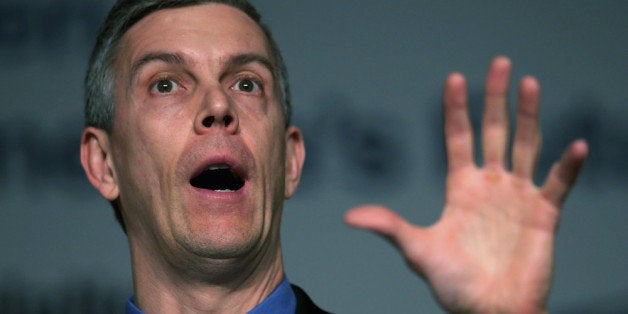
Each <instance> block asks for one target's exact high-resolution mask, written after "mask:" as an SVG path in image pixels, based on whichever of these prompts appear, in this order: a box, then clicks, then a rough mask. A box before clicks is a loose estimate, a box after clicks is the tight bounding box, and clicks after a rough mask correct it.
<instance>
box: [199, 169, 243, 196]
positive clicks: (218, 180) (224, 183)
mask: <svg viewBox="0 0 628 314" xmlns="http://www.w3.org/2000/svg"><path fill="white" fill-rule="evenodd" d="M190 184H192V186H193V187H195V188H199V189H206V190H212V191H215V192H235V191H237V190H239V189H241V188H242V187H243V186H244V180H243V179H242V178H241V177H240V175H238V174H237V173H236V172H235V171H234V170H233V169H232V168H231V167H229V165H225V164H220V165H212V166H209V167H208V168H207V169H205V170H204V171H203V172H201V173H200V174H198V175H197V176H195V177H194V178H192V179H191V180H190Z"/></svg>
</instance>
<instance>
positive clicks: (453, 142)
mask: <svg viewBox="0 0 628 314" xmlns="http://www.w3.org/2000/svg"><path fill="white" fill-rule="evenodd" d="M443 104H444V111H445V148H446V150H447V165H448V169H449V171H450V172H453V171H455V170H457V169H459V168H461V167H465V166H469V165H473V132H472V128H471V122H470V121H469V113H468V109H467V84H466V82H465V79H464V76H462V75H461V74H460V73H453V74H451V75H449V77H448V78H447V81H446V82H445V93H444V95H443Z"/></svg>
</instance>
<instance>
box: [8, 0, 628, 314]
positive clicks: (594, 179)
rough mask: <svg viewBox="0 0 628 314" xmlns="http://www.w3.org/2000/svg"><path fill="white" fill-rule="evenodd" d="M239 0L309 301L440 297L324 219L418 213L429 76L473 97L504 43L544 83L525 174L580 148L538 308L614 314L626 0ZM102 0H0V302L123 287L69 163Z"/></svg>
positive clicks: (435, 138)
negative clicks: (538, 149) (290, 120)
mask: <svg viewBox="0 0 628 314" xmlns="http://www.w3.org/2000/svg"><path fill="white" fill-rule="evenodd" d="M255 3H256V4H257V5H258V7H259V9H260V11H261V12H262V13H263V15H264V16H265V20H266V21H267V22H268V24H270V26H271V28H272V29H273V30H274V33H275V36H276V39H277V40H278V42H279V43H280V46H281V47H282V49H283V52H284V57H285V59H286V62H287V64H288V67H289V70H290V74H291V82H292V91H293V95H294V106H295V117H294V121H295V123H296V124H298V125H299V126H301V127H302V129H303V131H304V133H305V138H306V143H307V147H308V156H307V161H306V168H305V174H304V178H303V182H302V185H301V187H300V191H299V193H298V194H297V196H296V197H295V198H294V199H293V200H290V201H289V202H287V204H286V208H285V214H284V222H283V233H282V239H283V246H284V251H285V264H286V267H287V274H288V276H289V278H290V279H291V280H292V281H293V282H295V283H298V284H299V285H301V286H302V287H303V288H305V290H306V291H308V292H309V294H310V295H311V296H312V298H313V299H314V300H316V302H317V303H318V304H319V305H321V306H322V307H324V308H326V309H329V310H332V311H335V312H339V313H413V312H417V310H419V311H420V312H422V313H438V312H440V310H439V309H438V307H437V305H436V304H435V303H434V301H433V300H432V297H431V295H430V292H429V290H428V289H427V287H426V285H425V284H424V283H423V282H422V281H421V280H419V279H418V278H417V277H416V276H414V275H413V274H412V273H411V272H410V271H409V270H408V269H407V268H406V267H405V265H404V263H403V261H402V259H401V258H400V257H399V255H398V254H397V253H396V251H395V250H394V249H392V248H391V247H390V246H389V245H388V244H387V243H385V242H384V241H383V240H381V239H379V238H377V237H375V236H373V235H371V234H367V233H364V232H361V231H356V230H351V229H348V228H346V227H344V226H343V223H342V215H343V213H344V212H345V211H346V209H348V208H349V207H351V206H354V205H358V204H362V203H365V202H376V203H383V204H386V205H388V206H391V207H392V208H394V209H396V210H397V211H398V212H399V213H401V214H402V215H403V216H405V217H406V218H408V219H410V220H412V221H414V222H416V223H418V224H422V225H429V224H431V223H433V222H434V221H436V220H437V219H438V217H439V215H440V211H441V208H442V204H443V183H444V174H445V161H444V150H443V145H442V134H441V128H442V125H441V107H440V95H441V89H442V85H443V80H444V78H445V76H446V74H447V73H449V72H451V71H454V70H458V71H461V72H463V73H465V74H467V77H468V79H469V86H470V93H471V97H470V98H471V100H472V102H473V104H472V107H473V108H476V109H480V108H481V97H482V89H483V80H484V75H485V73H486V68H487V66H488V64H489V61H490V59H491V58H492V57H493V56H495V55H498V54H505V55H508V56H510V57H511V58H512V60H513V62H514V65H515V71H514V74H515V77H516V78H520V77H521V76H522V75H525V74H534V75H536V76H537V77H538V78H539V80H540V81H541V84H542V87H543V104H544V107H543V110H542V113H543V118H542V122H543V130H544V132H545V133H544V146H543V148H544V150H543V153H542V154H541V158H540V171H539V173H538V177H539V180H540V178H543V177H544V175H545V174H546V171H547V169H548V168H549V166H550V165H551V163H552V162H553V161H554V160H555V159H556V158H558V157H559V155H560V153H561V152H562V150H563V149H564V147H565V146H566V144H567V143H568V142H569V140H570V139H572V138H575V137H584V138H586V139H587V140H588V141H589V143H590V145H591V158H590V160H589V162H588V163H587V165H586V167H585V169H584V172H583V174H582V177H581V178H580V180H579V182H578V184H577V186H576V187H575V189H574V191H573V193H572V195H571V197H570V198H569V200H568V201H567V203H566V205H565V207H564V214H563V218H562V222H561V225H560V230H559V233H558V239H557V246H556V272H555V280H554V287H553V290H552V293H551V296H550V302H549V303H550V309H551V310H552V311H553V312H574V311H575V312H578V311H584V312H586V311H595V312H620V311H622V310H623V311H628V302H627V301H626V298H625V296H626V295H628V270H627V269H628V267H626V266H628V263H627V262H626V261H627V257H628V254H627V253H628V252H627V249H626V248H627V245H626V243H627V242H628V241H627V240H628V233H627V232H625V228H624V226H625V225H626V223H627V222H628V211H627V210H626V205H625V204H626V202H627V201H628V189H627V187H628V184H627V182H628V181H627V179H628V168H627V167H626V165H625V162H626V160H627V158H626V157H627V156H628V148H627V147H628V136H627V131H628V126H627V125H626V121H627V119H628V96H627V95H626V90H627V84H628V79H627V78H628V58H627V57H628V32H627V30H628V18H626V16H628V2H626V1H597V2H596V1H474V2H471V1H410V0H407V1H403V0H395V1H375V0H367V1H365V0H362V1H358V0H343V1H332V0H319V1H289V0H275V1H255ZM110 5H111V1H90V2H88V1H81V0H59V1H43V0H42V1H28V2H26V1H19V0H3V1H2V4H0V47H1V49H0V69H2V70H1V71H2V72H1V73H2V75H1V76H0V93H1V94H2V95H3V96H2V101H1V111H0V114H1V116H0V208H1V210H0V248H1V249H2V252H1V253H0V312H5V313H18V312H19V313H44V312H47V313H53V312H54V313H57V312H59V313H61V312H64V313H70V312H73V311H74V312H76V313H79V312H80V311H91V312H94V313H96V312H101V313H106V312H111V311H120V310H121V308H122V306H123V303H124V301H125V299H126V297H127V296H129V295H130V294H131V293H132V292H131V277H130V263H129V254H128V251H127V245H126V242H125V237H124V235H123V233H122V232H121V230H120V229H119V227H118V226H117V225H116V223H115V220H114V218H113V214H112V211H111V209H110V208H109V205H108V203H106V202H105V201H104V200H102V199H100V198H99V196H98V195H97V193H96V192H95V191H94V190H93V189H92V188H91V186H90V185H89V184H88V182H87V180H86V179H85V178H84V176H83V173H82V170H81V168H80V165H79V162H78V144H79V137H80V132H81V128H82V106H83V104H82V95H83V91H82V79H83V75H84V70H85V65H86V63H87V58H88V55H89V53H90V51H91V46H92V44H93V41H94V37H95V33H96V30H97V28H98V26H99V24H100V21H101V20H102V18H103V17H104V14H105V12H106V11H107V10H108V8H109V7H110ZM513 95H516V93H515V90H514V89H513ZM513 98H514V97H513ZM472 116H473V119H474V121H476V122H477V121H478V120H479V116H480V114H479V111H478V110H476V111H475V112H474V114H473V115H472ZM72 309H76V310H72Z"/></svg>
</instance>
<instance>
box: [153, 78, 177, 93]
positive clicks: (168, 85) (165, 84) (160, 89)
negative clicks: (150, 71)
mask: <svg viewBox="0 0 628 314" xmlns="http://www.w3.org/2000/svg"><path fill="white" fill-rule="evenodd" d="M178 89H179V84H177V83H176V82H175V81H173V80H169V79H161V80H159V81H158V82H157V83H155V85H153V88H152V91H153V92H156V93H158V94H170V93H173V92H176V91H177V90H178Z"/></svg>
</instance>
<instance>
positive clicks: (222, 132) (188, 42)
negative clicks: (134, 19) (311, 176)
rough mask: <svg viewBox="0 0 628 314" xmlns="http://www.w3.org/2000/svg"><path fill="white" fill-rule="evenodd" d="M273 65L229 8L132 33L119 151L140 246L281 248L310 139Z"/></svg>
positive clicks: (127, 39) (189, 12) (257, 34)
mask: <svg viewBox="0 0 628 314" xmlns="http://www.w3.org/2000/svg"><path fill="white" fill-rule="evenodd" d="M274 67H275V65H274V61H273V60H272V57H271V55H270V54H269V50H268V46H267V43H266V40H265V36H264V34H263V32H262V30H261V29H260V28H259V27H258V26H257V24H256V23H255V22H254V21H253V20H251V19H250V18H249V17H248V16H246V15H245V14H244V13H242V12H241V11H239V10H237V9H235V8H232V7H229V6H225V5H219V4H205V5H197V6H192V7H185V8H179V9H168V10H162V11H158V12H155V13H153V14H151V15H149V16H147V17H145V18H144V19H142V20H140V21H139V22H138V23H137V24H135V25H134V26H133V27H132V28H131V29H129V31H128V32H127V33H126V34H125V36H124V37H123V39H122V42H121V46H120V50H119V53H118V59H117V60H116V64H115V69H116V72H117V76H116V81H115V83H116V84H115V103H116V111H115V120H114V124H113V130H112V133H111V136H110V137H109V142H110V143H109V144H110V149H111V155H112V156H113V157H112V163H111V168H112V173H113V176H114V177H115V181H116V182H117V185H118V186H117V189H118V191H119V198H120V202H121V204H122V207H123V216H124V220H125V224H126V228H127V232H128V234H129V239H130V241H131V245H132V246H133V242H134V241H138V243H139V242H141V244H140V245H141V246H146V247H149V248H150V249H157V250H159V251H162V252H170V253H171V254H179V253H177V252H191V253H193V254H195V255H197V256H201V257H210V258H231V257H241V256H244V255H247V254H248V255H250V254H251V252H254V251H255V250H261V249H262V248H266V249H268V247H271V248H273V247H276V248H278V245H279V244H278V232H279V220H280V215H281V206H282V203H283V199H284V198H285V197H290V196H292V194H293V193H294V191H295V189H296V184H297V183H298V177H299V175H300V169H301V163H302V158H299V157H298V156H295V155H298V153H296V154H295V149H296V150H299V149H302V142H301V137H300V134H299V131H298V130H297V129H296V128H288V129H286V128H285V125H284V123H285V122H284V121H285V120H284V117H283V113H282V109H281V104H280V102H279V97H278V95H277V93H278V88H277V86H276V84H275V80H274V78H273V72H272V71H273V68H274ZM295 158H296V159H295ZM295 162H297V164H298V167H295V165H297V164H295ZM297 172H298V173H297Z"/></svg>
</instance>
